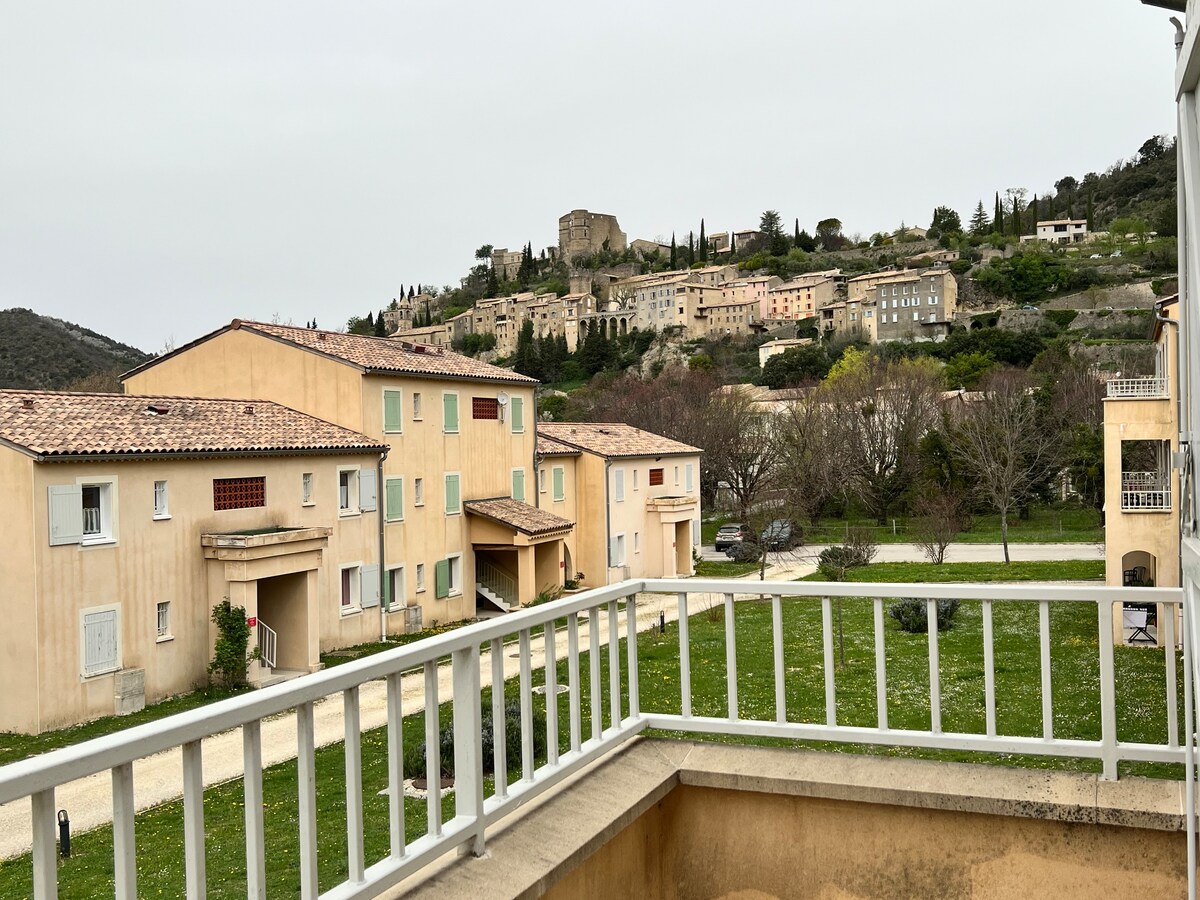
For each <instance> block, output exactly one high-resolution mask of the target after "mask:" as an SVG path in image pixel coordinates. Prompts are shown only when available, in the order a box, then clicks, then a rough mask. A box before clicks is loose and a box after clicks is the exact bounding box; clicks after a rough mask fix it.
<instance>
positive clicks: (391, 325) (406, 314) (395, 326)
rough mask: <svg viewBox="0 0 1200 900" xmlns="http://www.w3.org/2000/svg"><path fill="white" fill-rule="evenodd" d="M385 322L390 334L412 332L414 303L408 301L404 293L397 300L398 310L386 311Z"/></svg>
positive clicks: (384, 314)
mask: <svg viewBox="0 0 1200 900" xmlns="http://www.w3.org/2000/svg"><path fill="white" fill-rule="evenodd" d="M383 320H384V321H385V322H386V323H387V328H388V334H395V333H396V332H404V331H412V327H413V302H412V301H411V300H409V299H408V297H407V296H406V295H405V294H404V292H403V291H401V292H400V296H399V297H397V298H396V308H395V309H387V310H384V313H383Z"/></svg>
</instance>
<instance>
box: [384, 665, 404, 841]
mask: <svg viewBox="0 0 1200 900" xmlns="http://www.w3.org/2000/svg"><path fill="white" fill-rule="evenodd" d="M401 687H402V682H401V675H400V673H399V672H393V673H392V674H391V675H388V677H387V710H388V730H387V741H388V832H389V833H390V836H391V851H392V852H391V856H392V859H399V858H400V857H402V856H403V855H404V852H405V840H404V709H403V703H402V700H401V698H402V693H401Z"/></svg>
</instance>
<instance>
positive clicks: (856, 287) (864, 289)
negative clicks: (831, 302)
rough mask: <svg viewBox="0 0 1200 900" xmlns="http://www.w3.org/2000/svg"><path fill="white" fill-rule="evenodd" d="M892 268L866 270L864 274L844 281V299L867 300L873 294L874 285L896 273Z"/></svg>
mask: <svg viewBox="0 0 1200 900" xmlns="http://www.w3.org/2000/svg"><path fill="white" fill-rule="evenodd" d="M896 274H897V272H896V271H895V270H894V269H884V270H883V271H880V272H868V273H867V274H866V275H858V276H855V277H854V278H850V279H847V281H846V299H847V300H868V299H871V298H872V297H873V296H874V294H875V286H876V285H877V284H879V283H880V282H882V281H886V280H887V279H889V278H891V277H893V276H894V275H896Z"/></svg>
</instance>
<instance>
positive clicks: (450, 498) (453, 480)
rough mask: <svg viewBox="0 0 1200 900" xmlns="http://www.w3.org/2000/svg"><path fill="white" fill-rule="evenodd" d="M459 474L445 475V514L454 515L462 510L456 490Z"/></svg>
mask: <svg viewBox="0 0 1200 900" xmlns="http://www.w3.org/2000/svg"><path fill="white" fill-rule="evenodd" d="M458 480H459V476H458V475H457V474H453V475H447V476H446V515H448V516H456V515H458V514H459V513H461V512H462V505H461V504H460V502H459V490H458Z"/></svg>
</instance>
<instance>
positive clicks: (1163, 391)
mask: <svg viewBox="0 0 1200 900" xmlns="http://www.w3.org/2000/svg"><path fill="white" fill-rule="evenodd" d="M1108 396H1110V397H1152V398H1163V397H1166V396H1167V379H1165V378H1158V377H1154V376H1150V377H1146V378H1114V379H1112V380H1111V381H1109V382H1108Z"/></svg>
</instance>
